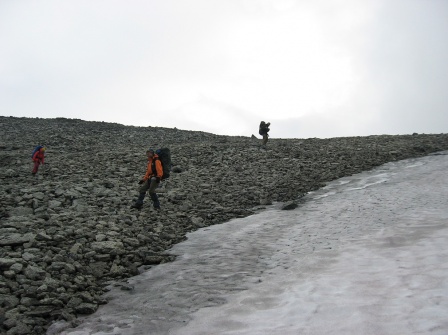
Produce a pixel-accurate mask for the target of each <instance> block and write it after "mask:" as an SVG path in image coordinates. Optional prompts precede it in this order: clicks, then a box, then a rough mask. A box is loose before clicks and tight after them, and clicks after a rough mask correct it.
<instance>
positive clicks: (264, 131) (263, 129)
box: [258, 121, 271, 147]
mask: <svg viewBox="0 0 448 335" xmlns="http://www.w3.org/2000/svg"><path fill="white" fill-rule="evenodd" d="M270 125H271V123H270V122H268V123H266V122H264V121H261V122H260V128H259V129H258V133H259V134H260V135H261V136H263V140H262V142H261V143H262V146H263V147H265V146H266V143H268V137H269V135H268V132H269V130H270V129H269V126H270Z"/></svg>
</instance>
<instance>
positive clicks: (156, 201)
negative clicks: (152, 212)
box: [148, 177, 160, 209]
mask: <svg viewBox="0 0 448 335" xmlns="http://www.w3.org/2000/svg"><path fill="white" fill-rule="evenodd" d="M159 185H160V182H157V179H156V178H155V177H152V178H151V183H150V185H149V190H148V193H149V195H150V197H151V200H152V202H153V204H154V208H155V209H159V208H160V202H159V197H158V196H157V194H156V193H155V190H156V188H157V187H159Z"/></svg>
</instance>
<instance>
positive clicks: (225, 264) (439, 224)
mask: <svg viewBox="0 0 448 335" xmlns="http://www.w3.org/2000/svg"><path fill="white" fill-rule="evenodd" d="M447 168H448V156H447V155H433V156H428V157H424V158H420V159H411V160H406V161H400V162H394V163H389V164H386V165H383V166H381V167H379V168H377V169H375V170H373V171H370V172H365V173H361V174H358V175H354V176H351V177H346V178H342V179H339V180H337V181H334V182H332V183H330V184H329V185H327V186H326V187H324V188H323V189H320V190H318V191H316V192H313V193H310V194H308V195H307V196H306V197H305V199H304V202H303V203H302V204H301V205H300V206H299V207H298V208H297V209H295V210H293V211H281V210H279V207H278V206H277V205H274V206H272V207H270V208H268V209H267V210H266V211H263V212H262V213H260V214H257V215H253V216H251V217H247V218H243V219H237V220H232V221H230V222H227V223H225V224H221V225H217V226H212V227H208V228H205V229H201V230H199V231H196V232H194V233H191V234H189V235H188V240H187V241H185V242H182V243H180V244H178V245H176V246H174V248H173V249H172V250H171V251H170V252H171V253H172V254H175V255H178V257H177V259H176V261H174V262H172V263H168V264H162V265H159V266H156V267H155V268H153V269H151V270H150V271H147V272H145V273H143V274H142V275H140V276H137V277H134V278H132V279H130V280H129V281H128V282H129V284H130V285H133V287H134V290H133V291H131V292H127V291H126V292H124V291H121V290H119V289H118V288H117V289H114V290H112V291H111V292H110V293H108V297H109V298H110V299H111V301H110V303H109V304H107V305H105V306H103V307H101V308H100V309H99V310H98V311H97V313H95V314H93V315H91V316H88V317H86V318H85V319H84V320H83V323H82V324H81V325H80V326H79V327H78V328H76V329H69V330H66V331H64V332H62V334H71V335H81V334H83V335H84V334H97V335H99V334H123V335H124V334H183V335H187V334H195V335H199V334H282V335H285V334H375V335H378V334H419V333H421V334H446V333H448V321H447V318H446V315H448V299H447V298H448V281H447V280H446V279H447V273H448V261H447V259H448V257H447V256H448V247H447V245H448V176H447V170H448V169H447Z"/></svg>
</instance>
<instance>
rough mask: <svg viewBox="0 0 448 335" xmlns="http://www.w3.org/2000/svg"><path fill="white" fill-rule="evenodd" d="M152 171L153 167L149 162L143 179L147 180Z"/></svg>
mask: <svg viewBox="0 0 448 335" xmlns="http://www.w3.org/2000/svg"><path fill="white" fill-rule="evenodd" d="M151 173H152V168H151V164H148V167H147V168H146V173H145V175H144V176H143V178H142V180H144V181H147V180H148V179H149V176H150V175H151Z"/></svg>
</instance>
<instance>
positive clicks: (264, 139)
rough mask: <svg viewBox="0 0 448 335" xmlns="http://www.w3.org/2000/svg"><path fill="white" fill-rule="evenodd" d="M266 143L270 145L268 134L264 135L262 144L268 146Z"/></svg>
mask: <svg viewBox="0 0 448 335" xmlns="http://www.w3.org/2000/svg"><path fill="white" fill-rule="evenodd" d="M266 143H268V134H264V135H263V142H262V144H263V145H266Z"/></svg>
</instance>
